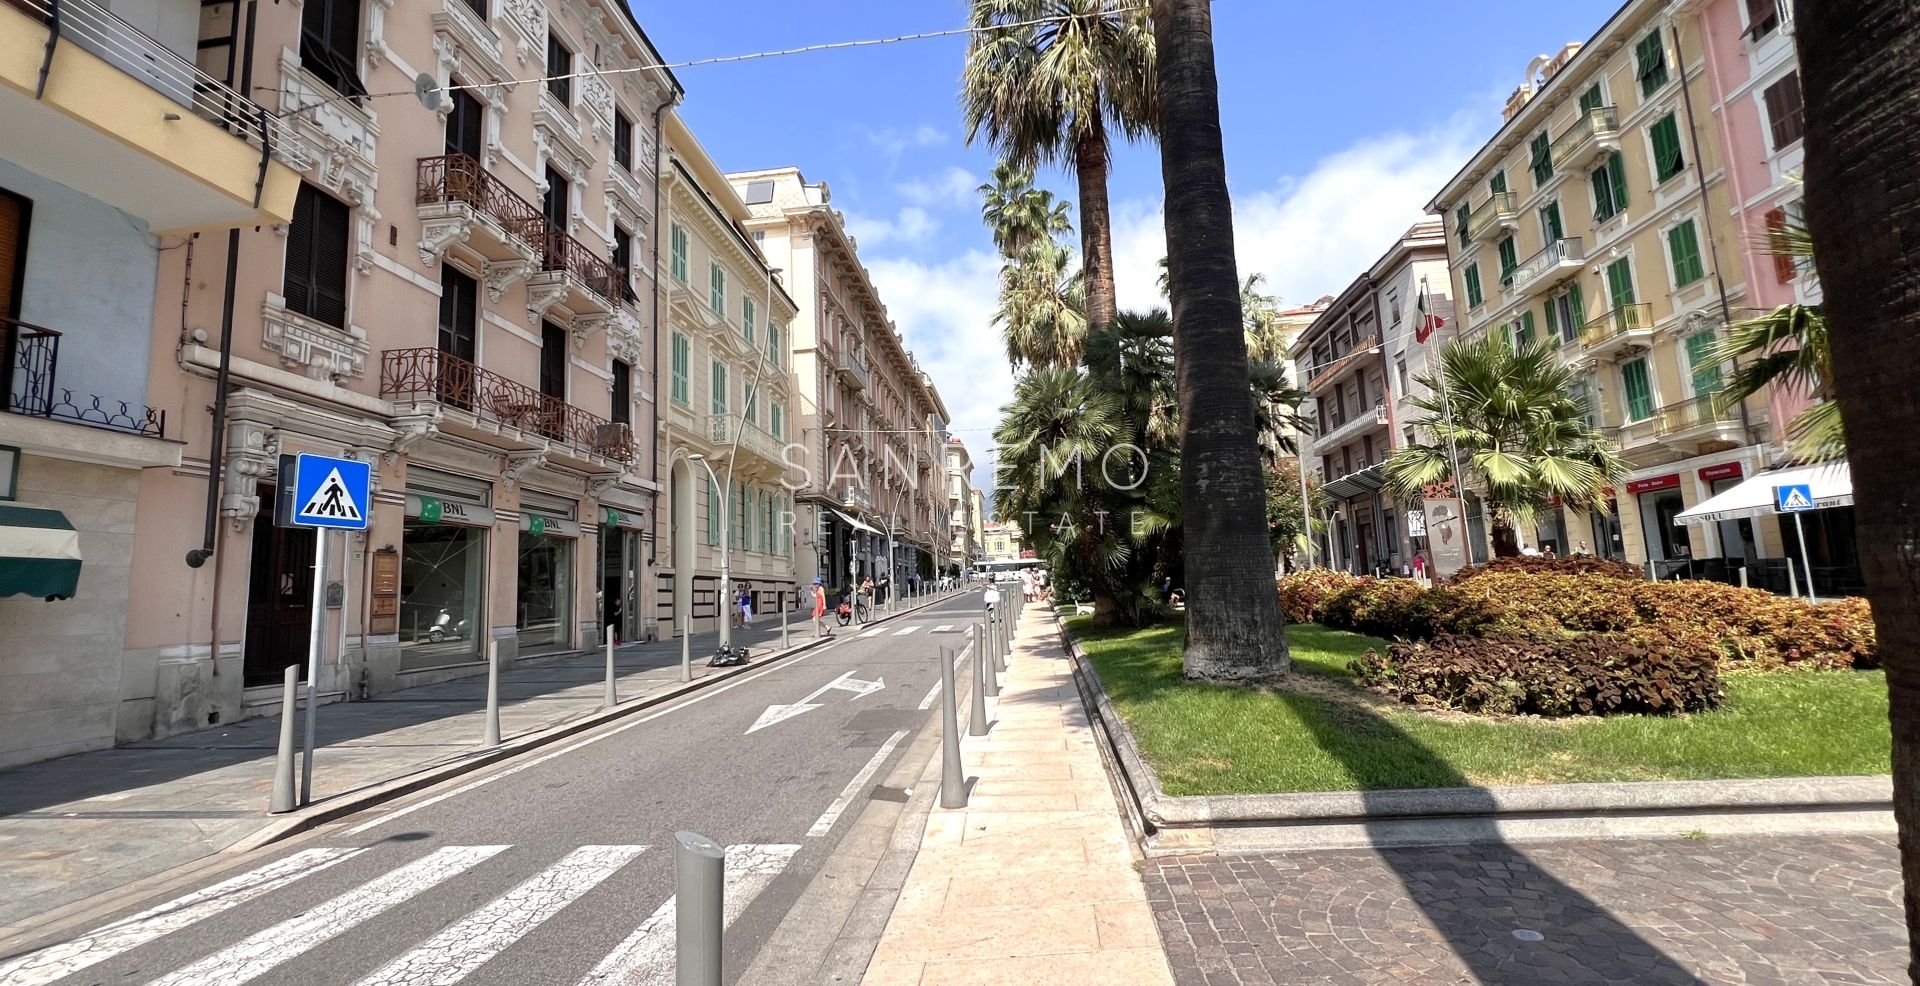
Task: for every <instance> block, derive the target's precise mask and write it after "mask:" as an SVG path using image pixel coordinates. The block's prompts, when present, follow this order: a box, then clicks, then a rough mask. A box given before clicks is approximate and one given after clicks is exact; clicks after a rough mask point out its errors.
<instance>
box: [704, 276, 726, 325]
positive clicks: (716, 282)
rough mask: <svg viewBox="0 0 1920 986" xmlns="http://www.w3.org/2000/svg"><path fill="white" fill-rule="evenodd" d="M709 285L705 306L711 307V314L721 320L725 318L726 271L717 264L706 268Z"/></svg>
mask: <svg viewBox="0 0 1920 986" xmlns="http://www.w3.org/2000/svg"><path fill="white" fill-rule="evenodd" d="M708 272H709V275H710V277H709V285H708V297H707V304H709V305H711V306H713V313H714V314H715V315H718V316H720V317H721V318H726V317H727V270H726V268H724V267H722V266H720V265H719V264H714V265H712V266H711V267H710V268H708Z"/></svg>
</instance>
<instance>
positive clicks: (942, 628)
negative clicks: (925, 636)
mask: <svg viewBox="0 0 1920 986" xmlns="http://www.w3.org/2000/svg"><path fill="white" fill-rule="evenodd" d="M927 632H928V633H952V632H953V624H951V623H942V624H940V625H939V626H937V627H934V628H933V629H932V630H929V631H927Z"/></svg>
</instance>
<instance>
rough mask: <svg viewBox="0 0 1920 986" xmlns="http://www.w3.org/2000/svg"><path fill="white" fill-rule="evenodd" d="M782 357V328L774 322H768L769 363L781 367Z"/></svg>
mask: <svg viewBox="0 0 1920 986" xmlns="http://www.w3.org/2000/svg"><path fill="white" fill-rule="evenodd" d="M780 356H781V348H780V326H778V325H775V324H773V323H772V322H768V323H767V362H769V363H772V364H773V365H774V366H776V367H777V366H780V365H781V361H780Z"/></svg>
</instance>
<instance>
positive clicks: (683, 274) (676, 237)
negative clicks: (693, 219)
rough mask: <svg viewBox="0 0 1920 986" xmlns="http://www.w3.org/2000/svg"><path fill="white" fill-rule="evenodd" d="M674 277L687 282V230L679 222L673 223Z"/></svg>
mask: <svg viewBox="0 0 1920 986" xmlns="http://www.w3.org/2000/svg"><path fill="white" fill-rule="evenodd" d="M671 235H672V239H673V255H672V267H673V279H674V280H676V281H679V282H680V283H681V284H685V283H687V231H686V229H684V228H683V227H682V226H681V225H680V224H679V223H674V224H673V232H672V234H671Z"/></svg>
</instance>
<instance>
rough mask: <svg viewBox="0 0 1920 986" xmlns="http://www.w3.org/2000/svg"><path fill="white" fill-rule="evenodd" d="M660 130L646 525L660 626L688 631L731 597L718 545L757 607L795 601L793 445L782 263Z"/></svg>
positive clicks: (789, 319)
mask: <svg viewBox="0 0 1920 986" xmlns="http://www.w3.org/2000/svg"><path fill="white" fill-rule="evenodd" d="M666 138H667V139H666V144H667V165H666V167H665V168H664V169H663V170H662V173H661V181H660V188H661V197H662V199H663V201H664V202H665V206H666V213H665V219H666V222H665V229H666V233H665V234H664V237H665V241H666V242H665V249H664V251H663V252H662V260H661V265H660V267H659V269H658V270H656V271H655V274H654V276H655V279H656V282H657V283H658V284H659V285H660V286H661V326H660V330H659V331H660V342H659V350H660V353H661V356H660V363H661V369H662V377H663V381H664V383H663V386H662V389H661V393H660V394H659V396H658V400H659V408H660V416H659V417H660V433H659V447H658V452H657V455H658V457H659V459H660V465H659V470H660V473H661V474H662V475H664V476H667V477H669V478H668V481H667V482H668V489H667V491H666V494H665V495H666V497H667V502H668V504H669V506H668V509H667V511H665V514H664V515H663V516H661V517H660V518H659V520H660V524H659V525H658V527H657V529H656V534H655V537H656V538H657V539H659V540H658V543H660V544H661V545H662V550H661V551H660V552H659V555H658V564H656V566H655V568H654V577H655V579H656V580H657V581H658V585H657V587H656V590H657V591H656V593H655V597H654V598H655V599H656V600H657V602H656V618H657V619H658V620H659V622H660V625H661V626H662V627H663V628H664V627H667V626H669V625H671V626H672V627H673V628H674V629H673V632H674V633H678V632H680V629H681V628H683V627H687V626H691V627H692V629H693V632H695V633H701V632H705V631H708V630H712V629H714V628H716V627H717V626H718V621H719V620H720V619H721V618H722V617H723V616H724V615H725V613H726V612H727V604H728V603H729V601H730V600H731V599H732V598H733V593H732V592H729V591H726V589H727V587H726V586H724V585H722V583H721V581H720V565H721V555H722V550H723V549H722V545H725V546H726V548H725V552H726V555H727V558H726V561H727V563H728V572H729V577H730V578H731V580H732V582H733V585H734V587H735V588H737V587H739V586H741V585H743V584H744V585H745V586H746V587H747V589H748V591H749V592H751V593H752V594H753V597H754V608H755V611H756V612H759V613H777V612H779V610H780V607H781V606H782V604H783V603H784V604H785V605H787V606H789V607H791V606H793V605H795V604H794V602H793V598H794V597H793V596H791V595H790V594H789V592H790V590H791V589H792V588H793V586H794V585H795V572H794V558H793V534H794V531H793V522H792V517H793V507H794V503H793V497H792V492H791V491H790V490H789V489H787V488H786V487H785V486H784V485H783V484H782V483H781V479H782V478H783V475H782V474H783V472H784V471H785V469H786V455H785V451H786V448H787V446H788V444H789V443H793V442H796V441H797V435H796V433H795V431H796V430H795V425H794V421H793V411H794V399H793V380H792V373H791V372H790V368H789V365H788V364H789V362H790V361H791V358H792V353H791V344H792V339H791V337H790V336H789V335H788V332H789V329H790V326H792V324H793V320H794V315H795V314H796V312H797V308H796V306H795V304H794V301H793V299H792V298H791V297H789V296H788V295H787V292H786V289H785V288H784V287H783V286H782V281H781V277H782V272H777V271H775V270H773V269H772V268H770V267H769V266H768V265H767V262H766V260H765V259H764V258H763V257H762V256H761V254H760V249H759V247H758V246H757V245H756V244H755V243H754V242H753V241H752V240H751V239H749V238H748V234H747V232H746V230H745V228H744V225H743V224H744V223H745V222H747V220H749V219H750V218H751V216H752V214H751V212H750V211H749V210H748V209H747V206H746V204H745V203H743V202H742V201H740V196H739V195H737V194H736V193H735V190H734V187H733V185H732V184H730V183H729V182H728V181H727V178H726V176H725V175H724V174H722V173H721V171H720V170H719V168H718V167H716V166H715V165H714V163H713V161H712V159H710V158H709V157H708V156H707V153H706V151H705V150H703V149H702V148H701V147H700V144H699V141H698V140H696V139H695V138H694V136H693V134H692V133H691V132H690V131H689V130H688V129H687V127H686V124H685V123H683V122H682V121H681V120H680V116H679V114H677V113H670V114H668V116H667V122H666ZM695 456H698V458H697V459H696V458H695ZM710 470H711V471H710ZM716 480H717V482H716ZM663 635H664V631H663Z"/></svg>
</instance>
